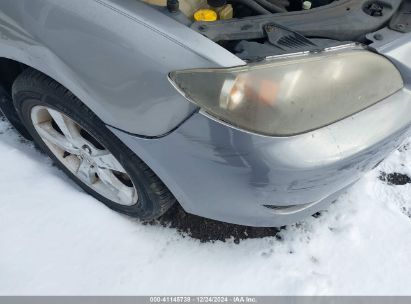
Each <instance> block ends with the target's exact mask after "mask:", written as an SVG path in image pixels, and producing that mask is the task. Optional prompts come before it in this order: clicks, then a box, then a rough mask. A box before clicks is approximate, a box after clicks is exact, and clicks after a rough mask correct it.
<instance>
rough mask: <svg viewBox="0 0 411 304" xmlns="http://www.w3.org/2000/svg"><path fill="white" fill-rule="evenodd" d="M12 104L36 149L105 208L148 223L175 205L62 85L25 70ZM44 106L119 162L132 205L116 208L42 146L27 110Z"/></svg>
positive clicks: (144, 167) (151, 175) (157, 181)
mask: <svg viewBox="0 0 411 304" xmlns="http://www.w3.org/2000/svg"><path fill="white" fill-rule="evenodd" d="M12 93H13V101H14V105H15V107H16V110H17V113H18V115H19V116H20V118H21V120H22V122H23V124H24V125H25V127H26V128H27V130H28V132H29V133H30V134H31V136H32V137H33V139H34V142H35V143H36V145H37V146H38V147H39V148H40V149H41V150H43V151H44V152H45V153H47V154H48V155H49V156H50V158H51V159H53V161H54V162H55V163H56V165H57V166H58V167H59V168H60V169H61V170H63V171H64V172H65V173H66V174H67V175H68V176H69V177H70V178H71V179H73V180H74V181H75V182H76V183H77V184H78V185H79V186H80V187H81V188H83V189H84V190H85V191H86V192H87V193H89V194H90V195H92V196H93V197H95V198H96V199H98V200H99V201H101V202H103V203H104V204H105V205H107V206H108V207H109V208H111V209H113V210H115V211H117V212H120V213H123V214H127V215H129V216H133V217H137V218H140V219H141V220H152V219H155V218H157V217H159V216H161V215H162V214H164V213H165V212H166V211H167V210H168V209H169V208H170V207H171V206H172V205H173V204H174V203H175V202H176V200H175V198H174V196H173V195H172V194H171V192H170V191H169V190H168V189H167V187H166V186H165V185H164V183H163V182H162V181H161V180H160V179H159V178H158V176H157V175H156V174H155V173H154V172H153V171H152V170H151V169H150V168H149V167H148V166H147V165H146V164H145V163H144V162H143V161H142V160H141V159H140V158H139V157H138V156H137V155H135V154H134V152H132V151H131V150H130V149H129V148H128V147H127V146H125V145H124V144H123V143H122V142H121V141H120V140H119V139H118V138H117V137H116V136H115V135H114V134H113V133H112V132H111V131H110V130H109V129H108V128H107V127H106V126H105V125H104V123H103V122H102V121H101V120H100V119H99V118H98V117H97V116H96V115H95V114H94V113H93V112H92V111H91V110H90V109H88V108H87V107H86V106H85V105H84V104H83V103H82V102H81V101H80V100H79V99H78V98H76V97H75V96H74V95H73V94H72V93H71V92H70V91H68V90H67V89H66V88H64V87H63V86H62V85H60V84H59V83H57V82H56V81H54V80H53V79H51V78H49V77H48V76H46V75H44V74H42V73H40V72H38V71H35V70H33V69H27V70H25V71H24V72H23V73H22V74H21V75H20V76H19V77H18V78H17V79H16V81H15V82H14V84H13V90H12ZM36 105H40V106H47V107H49V108H53V109H55V110H58V111H60V112H62V113H64V114H65V115H66V116H68V117H69V118H71V119H72V120H74V121H75V122H77V123H78V124H79V125H80V126H81V127H83V128H84V129H86V130H87V131H88V132H89V133H90V134H91V135H92V136H93V137H94V138H95V139H96V140H97V141H99V142H100V143H101V144H102V145H103V146H104V147H105V148H106V149H107V150H109V151H110V152H111V153H112V154H113V155H114V157H116V158H117V160H118V161H119V162H120V164H121V165H122V166H123V168H124V169H125V170H126V171H127V174H128V175H129V177H130V178H131V180H132V182H133V184H134V186H135V187H136V189H137V191H138V201H137V203H136V204H135V205H132V206H124V205H120V204H117V203H115V202H113V201H111V200H109V199H107V198H106V197H103V196H102V195H100V194H99V193H97V192H95V191H94V190H93V189H91V188H90V187H89V186H87V185H86V184H84V183H83V182H82V181H81V180H80V179H78V178H77V177H76V176H75V175H74V174H73V173H71V172H70V170H68V169H67V168H66V167H65V166H64V165H63V164H62V163H61V162H60V161H59V160H58V158H57V157H55V155H54V154H53V152H52V151H51V150H50V149H49V148H48V147H47V145H46V144H45V143H44V142H43V140H42V139H41V137H40V136H39V135H38V133H37V131H36V130H35V128H34V126H33V123H32V120H31V117H30V115H31V109H32V108H33V107H34V106H36Z"/></svg>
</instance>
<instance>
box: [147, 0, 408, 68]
mask: <svg viewBox="0 0 411 304" xmlns="http://www.w3.org/2000/svg"><path fill="white" fill-rule="evenodd" d="M144 2H146V3H148V4H150V5H153V6H155V7H156V8H157V9H159V10H161V11H162V12H164V13H165V14H167V15H169V16H170V17H172V18H174V19H176V20H178V21H179V22H181V23H184V24H186V25H187V26H189V27H191V29H193V30H194V31H197V32H199V33H200V34H202V35H203V36H205V37H207V38H209V39H210V40H212V41H214V42H216V43H218V44H220V45H221V46H223V47H224V48H226V49H227V50H229V51H230V52H232V53H234V54H235V55H237V56H238V57H240V58H241V59H243V60H246V61H249V62H252V61H258V60H261V59H264V58H266V57H269V56H276V55H282V54H287V53H296V52H302V51H318V50H321V49H324V48H327V47H335V46H338V45H341V44H347V43H352V42H356V43H362V44H368V43H369V42H370V41H369V40H368V39H367V34H369V33H373V32H375V31H377V30H379V29H381V28H383V27H386V26H388V27H390V28H391V29H393V30H396V31H400V32H408V31H411V22H410V16H411V0H309V1H307V0H144Z"/></svg>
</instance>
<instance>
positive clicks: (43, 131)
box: [36, 122, 79, 154]
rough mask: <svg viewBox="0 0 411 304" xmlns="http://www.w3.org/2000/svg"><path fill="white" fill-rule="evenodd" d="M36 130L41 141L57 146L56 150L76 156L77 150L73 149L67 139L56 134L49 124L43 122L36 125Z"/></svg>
mask: <svg viewBox="0 0 411 304" xmlns="http://www.w3.org/2000/svg"><path fill="white" fill-rule="evenodd" d="M36 127H37V128H36V130H37V132H38V133H39V135H40V137H41V138H42V139H43V140H46V141H48V142H49V143H51V144H53V145H55V146H57V147H58V148H60V149H62V150H64V151H67V152H69V153H71V154H78V153H79V150H78V149H77V148H76V147H74V146H73V145H72V144H71V142H69V141H68V140H67V138H66V137H65V136H63V135H61V134H60V133H59V132H57V130H56V129H54V128H53V126H52V125H51V123H50V122H43V123H39V124H37V125H36Z"/></svg>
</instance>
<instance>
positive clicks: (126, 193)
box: [97, 168, 137, 204]
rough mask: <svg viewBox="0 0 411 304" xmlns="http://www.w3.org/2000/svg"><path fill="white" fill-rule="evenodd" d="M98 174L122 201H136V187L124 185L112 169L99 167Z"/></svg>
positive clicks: (129, 202)
mask: <svg viewBox="0 0 411 304" xmlns="http://www.w3.org/2000/svg"><path fill="white" fill-rule="evenodd" d="M97 175H98V177H99V178H100V180H101V181H102V182H103V183H104V184H105V185H106V186H107V187H108V188H109V189H110V190H111V191H112V192H114V193H115V195H116V196H117V197H118V198H119V199H120V200H121V201H123V202H126V203H128V204H131V203H134V202H135V201H136V197H137V193H136V191H135V189H134V187H127V186H126V185H124V184H123V183H122V182H121V181H120V180H119V179H118V178H117V177H116V176H115V175H114V174H113V172H112V171H111V170H107V169H101V168H97Z"/></svg>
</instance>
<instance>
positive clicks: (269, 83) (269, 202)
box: [0, 0, 411, 227]
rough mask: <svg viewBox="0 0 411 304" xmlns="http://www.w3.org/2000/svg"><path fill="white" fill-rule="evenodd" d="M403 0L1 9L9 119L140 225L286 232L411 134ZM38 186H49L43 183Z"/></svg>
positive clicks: (74, 1) (30, 4)
mask: <svg viewBox="0 0 411 304" xmlns="http://www.w3.org/2000/svg"><path fill="white" fill-rule="evenodd" d="M410 12H411V4H410V1H406V0H378V1H374V0H338V1H333V0H311V1H302V0H208V1H207V0H144V1H143V0H2V1H0V57H1V58H0V69H1V73H0V95H1V102H0V107H1V109H2V112H3V113H4V115H5V116H6V117H7V118H8V120H9V121H10V122H11V123H12V124H13V125H14V126H15V128H16V129H17V130H19V131H20V133H21V134H22V135H23V136H25V137H26V138H29V139H33V140H34V142H35V144H36V145H37V146H38V147H39V148H41V149H42V150H43V151H45V152H46V153H47V154H48V155H49V156H50V157H51V158H52V159H53V160H54V161H55V163H56V164H57V165H58V166H59V167H60V168H61V169H62V170H63V171H64V172H65V173H67V175H68V176H69V177H70V178H72V179H73V180H74V181H75V182H76V183H78V184H79V185H80V186H81V187H82V188H83V189H84V190H85V191H86V192H88V193H89V194H90V195H92V196H94V197H95V198H97V199H98V200H100V201H101V202H103V203H104V204H106V205H107V206H108V207H110V208H112V209H114V210H116V211H118V212H121V213H124V214H127V215H130V216H134V217H138V218H140V219H142V220H144V221H146V220H151V219H154V218H157V217H159V216H161V215H162V214H164V213H165V212H166V211H167V210H168V209H169V208H170V207H171V206H173V205H174V204H177V203H179V204H180V205H181V206H182V208H184V210H186V211H187V212H189V213H192V214H196V215H200V216H203V217H207V218H211V219H215V220H219V221H224V222H229V223H236V224H243V225H249V226H267V227H271V226H281V225H285V224H289V223H293V222H296V221H298V220H300V219H302V218H304V217H306V216H309V215H311V214H314V213H316V212H317V211H319V210H322V209H324V208H326V207H327V205H328V204H330V203H331V202H332V201H334V200H335V199H336V198H337V197H338V195H339V194H340V193H341V192H343V191H345V189H346V188H347V187H349V186H350V185H351V184H353V183H354V182H356V181H357V180H358V179H359V178H360V177H361V176H362V175H363V174H364V173H365V172H367V171H368V170H370V169H372V168H374V167H375V166H377V164H378V163H379V162H381V161H382V160H383V159H384V158H385V157H386V156H387V155H388V154H389V153H390V152H391V151H393V150H394V149H395V148H396V147H397V146H398V145H399V144H400V143H401V141H402V140H403V139H404V137H406V136H408V135H409V126H410V123H411V92H410V84H411V33H410V32H411V14H410ZM40 178H41V177H40Z"/></svg>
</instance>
